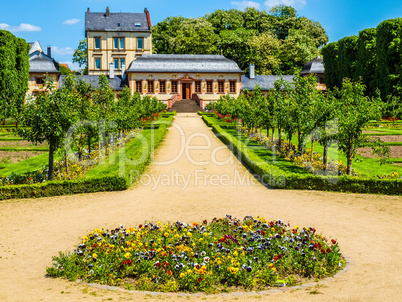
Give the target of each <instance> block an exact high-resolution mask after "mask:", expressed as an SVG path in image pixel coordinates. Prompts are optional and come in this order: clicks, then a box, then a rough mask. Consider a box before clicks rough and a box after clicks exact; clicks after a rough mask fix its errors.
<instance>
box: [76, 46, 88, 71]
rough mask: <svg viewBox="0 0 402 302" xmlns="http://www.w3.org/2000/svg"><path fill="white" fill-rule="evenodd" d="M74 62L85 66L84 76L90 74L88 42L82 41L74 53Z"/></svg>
mask: <svg viewBox="0 0 402 302" xmlns="http://www.w3.org/2000/svg"><path fill="white" fill-rule="evenodd" d="M73 62H74V63H78V65H80V67H82V66H84V72H83V74H88V45H87V40H86V39H84V40H81V41H80V42H79V44H78V48H77V49H76V50H75V51H74V54H73Z"/></svg>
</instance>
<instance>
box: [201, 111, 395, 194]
mask: <svg viewBox="0 0 402 302" xmlns="http://www.w3.org/2000/svg"><path fill="white" fill-rule="evenodd" d="M201 116H202V119H203V121H204V122H205V123H206V124H207V126H209V127H212V131H213V132H214V133H215V135H216V136H217V137H218V138H219V139H220V140H221V141H222V142H223V143H225V144H226V145H230V146H232V147H233V150H231V151H232V152H233V153H234V154H235V155H237V157H238V158H239V159H240V160H241V161H242V162H243V163H244V164H245V165H247V166H248V167H249V168H250V169H251V170H253V171H254V172H255V173H256V174H257V175H258V176H259V177H260V179H261V180H262V181H263V183H265V184H268V185H269V187H272V188H280V189H297V190H320V191H335V192H350V193H363V194H384V195H402V180H400V179H375V178H352V177H349V176H347V175H343V176H339V177H338V176H316V175H313V174H311V175H300V174H297V173H289V172H285V171H283V170H282V169H280V168H279V167H277V166H275V165H271V164H268V163H266V162H265V161H264V160H263V159H262V158H261V157H260V156H259V155H257V154H255V153H254V151H253V150H252V149H251V148H248V147H247V146H246V145H245V144H244V143H243V142H241V141H239V140H238V139H237V138H236V137H234V136H232V135H230V134H229V133H227V132H226V131H225V130H224V129H223V128H222V127H221V126H220V125H218V124H216V123H214V122H213V121H212V119H210V118H209V117H208V116H207V115H204V114H201Z"/></svg>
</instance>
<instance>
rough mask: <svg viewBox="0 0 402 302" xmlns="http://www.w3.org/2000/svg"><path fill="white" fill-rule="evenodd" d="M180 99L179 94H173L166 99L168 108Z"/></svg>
mask: <svg viewBox="0 0 402 302" xmlns="http://www.w3.org/2000/svg"><path fill="white" fill-rule="evenodd" d="M178 100H180V94H173V95H172V96H171V97H170V99H168V108H172V106H173V104H174V103H176V102H177V101H178Z"/></svg>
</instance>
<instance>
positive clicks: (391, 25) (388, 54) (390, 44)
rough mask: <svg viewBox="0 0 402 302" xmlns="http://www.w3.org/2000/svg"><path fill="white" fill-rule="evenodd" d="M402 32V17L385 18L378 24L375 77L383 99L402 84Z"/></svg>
mask: <svg viewBox="0 0 402 302" xmlns="http://www.w3.org/2000/svg"><path fill="white" fill-rule="evenodd" d="M401 32H402V18H397V19H390V20H385V21H383V22H381V23H380V24H379V25H378V26H377V36H376V51H377V68H376V71H375V78H376V83H377V87H378V88H379V89H380V91H381V97H382V98H383V99H384V98H385V97H386V96H388V95H390V94H394V93H396V92H397V91H398V90H399V89H400V88H401V86H402V85H401V81H402V79H401V78H400V76H401V71H402V68H401V66H402V58H401V47H402V43H401V37H402V33H401ZM398 87H399V88H398Z"/></svg>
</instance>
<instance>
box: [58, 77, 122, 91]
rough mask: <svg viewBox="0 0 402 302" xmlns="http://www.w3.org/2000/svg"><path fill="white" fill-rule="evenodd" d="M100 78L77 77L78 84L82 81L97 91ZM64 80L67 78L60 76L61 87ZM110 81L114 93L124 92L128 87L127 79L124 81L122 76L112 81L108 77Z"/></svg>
mask: <svg viewBox="0 0 402 302" xmlns="http://www.w3.org/2000/svg"><path fill="white" fill-rule="evenodd" d="M99 77H100V76H99V75H81V76H77V77H76V83H78V81H79V80H80V79H81V80H83V81H84V82H86V83H88V84H91V86H92V88H95V89H96V88H98V87H99V84H98V81H99ZM64 80H65V76H63V75H62V76H60V79H59V85H60V87H63V86H64ZM108 81H109V85H110V88H111V89H112V90H114V91H118V90H123V88H124V86H127V87H128V81H127V78H125V79H122V77H121V76H114V78H113V79H110V78H109V77H108Z"/></svg>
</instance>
